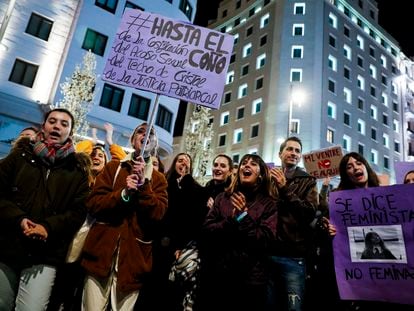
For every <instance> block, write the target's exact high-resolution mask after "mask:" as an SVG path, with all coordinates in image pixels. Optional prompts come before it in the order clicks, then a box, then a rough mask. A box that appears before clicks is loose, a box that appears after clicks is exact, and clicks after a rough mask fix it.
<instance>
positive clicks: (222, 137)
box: [218, 134, 226, 147]
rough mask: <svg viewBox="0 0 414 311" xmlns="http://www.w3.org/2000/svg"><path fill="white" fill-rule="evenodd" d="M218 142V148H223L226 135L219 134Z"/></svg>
mask: <svg viewBox="0 0 414 311" xmlns="http://www.w3.org/2000/svg"><path fill="white" fill-rule="evenodd" d="M218 141H219V143H218V145H219V147H222V146H225V145H226V134H220V135H219V139H218Z"/></svg>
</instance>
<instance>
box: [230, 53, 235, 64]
mask: <svg viewBox="0 0 414 311" xmlns="http://www.w3.org/2000/svg"><path fill="white" fill-rule="evenodd" d="M235 61H236V54H235V53H234V54H231V56H230V64H233V63H234V62H235Z"/></svg>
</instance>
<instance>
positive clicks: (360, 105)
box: [358, 97, 365, 111]
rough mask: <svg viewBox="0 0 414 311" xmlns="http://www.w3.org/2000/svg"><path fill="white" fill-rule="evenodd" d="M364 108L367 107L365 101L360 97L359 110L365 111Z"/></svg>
mask: <svg viewBox="0 0 414 311" xmlns="http://www.w3.org/2000/svg"><path fill="white" fill-rule="evenodd" d="M364 106H365V103H364V100H363V99H362V98H360V97H358V109H359V110H362V111H364Z"/></svg>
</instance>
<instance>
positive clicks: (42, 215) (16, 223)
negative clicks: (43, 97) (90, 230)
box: [0, 108, 89, 310]
mask: <svg viewBox="0 0 414 311" xmlns="http://www.w3.org/2000/svg"><path fill="white" fill-rule="evenodd" d="M73 127H74V118H73V115H72V114H71V113H70V112H69V111H68V110H66V109H62V108H57V109H54V110H51V111H49V112H48V113H47V114H46V116H45V118H44V123H43V124H42V129H41V131H40V132H39V133H38V134H37V135H36V137H35V138H34V141H32V140H31V139H30V138H28V137H26V138H25V137H23V138H21V139H19V141H18V143H17V144H16V146H15V147H14V148H13V149H12V150H11V152H10V153H9V155H7V157H6V158H4V159H3V160H2V161H0V249H1V251H0V297H1V299H0V310H12V309H13V310H14V308H15V309H16V310H45V309H46V307H47V305H48V302H49V298H50V293H51V290H52V286H53V283H54V280H55V277H56V271H57V269H58V267H59V265H60V264H63V263H64V261H65V257H66V253H67V251H68V246H69V244H70V242H71V240H72V238H73V235H74V234H75V232H76V231H77V230H78V229H79V227H80V226H81V224H82V222H83V221H84V219H85V215H86V207H85V199H86V196H87V195H88V193H89V186H88V169H87V168H86V165H87V164H86V163H85V162H84V161H82V159H80V158H79V156H78V155H77V154H76V153H75V149H74V147H73V143H72V134H73ZM82 163H83V164H82Z"/></svg>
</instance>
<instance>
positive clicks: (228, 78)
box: [226, 71, 234, 84]
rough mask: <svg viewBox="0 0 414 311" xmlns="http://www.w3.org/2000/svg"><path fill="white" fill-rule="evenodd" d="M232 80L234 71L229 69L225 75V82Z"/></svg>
mask: <svg viewBox="0 0 414 311" xmlns="http://www.w3.org/2000/svg"><path fill="white" fill-rule="evenodd" d="M233 81H234V71H229V72H228V73H227V75H226V84H230V83H232V82H233Z"/></svg>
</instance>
